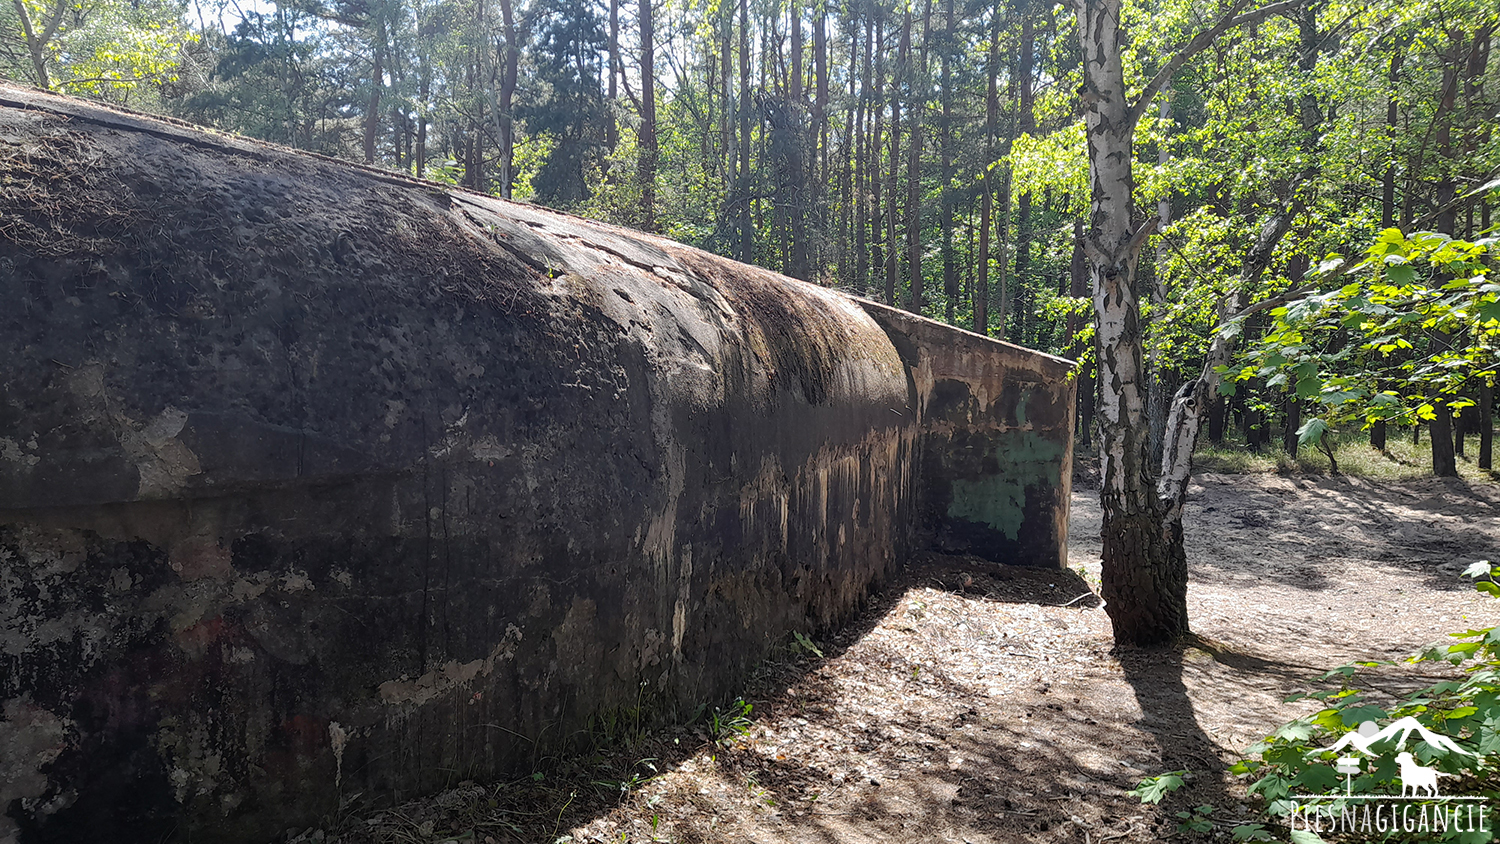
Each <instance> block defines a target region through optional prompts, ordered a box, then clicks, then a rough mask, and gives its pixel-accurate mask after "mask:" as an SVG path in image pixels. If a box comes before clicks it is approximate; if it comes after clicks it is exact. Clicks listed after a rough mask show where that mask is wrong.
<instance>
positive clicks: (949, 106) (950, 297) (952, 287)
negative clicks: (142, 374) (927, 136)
mask: <svg viewBox="0 0 1500 844" xmlns="http://www.w3.org/2000/svg"><path fill="white" fill-rule="evenodd" d="M952 43H953V0H943V44H942V50H943V55H942V70H941V73H942V101H943V105H942V107H943V113H942V126H940V127H939V131H940V132H941V133H942V134H941V136H940V137H939V139H938V145H939V147H940V150H939V152H940V157H941V164H942V175H941V178H942V180H943V181H942V209H941V213H942V220H941V223H942V230H943V315H944V317H945V318H946V319H947V321H948V323H949V324H952V322H953V308H954V305H955V304H957V302H958V267H957V266H956V265H955V263H954V254H953V191H952V190H951V189H950V187H949V186H950V185H951V184H952V183H953V97H952V87H953V68H952V59H951V55H950V54H951V53H952Z"/></svg>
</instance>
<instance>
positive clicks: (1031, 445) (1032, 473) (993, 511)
mask: <svg viewBox="0 0 1500 844" xmlns="http://www.w3.org/2000/svg"><path fill="white" fill-rule="evenodd" d="M991 456H992V457H993V458H994V459H995V462H996V463H998V464H999V466H1000V471H998V472H997V473H995V474H993V475H986V476H984V477H980V478H959V479H957V480H955V481H953V485H952V487H951V488H950V489H951V492H952V498H951V499H950V500H949V502H948V517H949V518H951V519H964V520H966V521H970V522H977V523H979V524H982V525H987V526H989V527H991V528H993V529H994V530H996V531H999V532H1000V533H1002V534H1004V535H1005V537H1006V538H1007V539H1012V540H1013V539H1016V538H1017V537H1018V536H1019V535H1020V532H1021V522H1022V521H1023V520H1024V518H1025V512H1026V488H1027V487H1029V486H1035V485H1038V484H1044V485H1050V486H1053V487H1055V486H1057V485H1058V483H1060V482H1061V480H1062V460H1061V457H1062V446H1061V445H1059V444H1058V443H1055V442H1051V441H1050V440H1047V439H1045V438H1043V437H1041V436H1039V435H1038V434H1037V433H1036V432H1035V431H1016V432H1012V433H1010V434H1006V435H1004V436H1003V438H1002V439H1001V441H1000V442H999V443H998V444H997V445H996V448H995V451H994V453H993V455H991Z"/></svg>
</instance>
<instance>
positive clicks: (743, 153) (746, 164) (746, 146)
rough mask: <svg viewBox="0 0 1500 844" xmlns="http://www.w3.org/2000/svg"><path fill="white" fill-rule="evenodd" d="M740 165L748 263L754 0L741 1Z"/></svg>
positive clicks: (751, 258) (743, 255)
mask: <svg viewBox="0 0 1500 844" xmlns="http://www.w3.org/2000/svg"><path fill="white" fill-rule="evenodd" d="M738 107H739V115H740V167H739V174H738V179H737V184H736V186H735V189H736V190H737V191H738V192H739V206H740V208H739V212H740V213H739V220H738V224H739V235H740V244H739V250H738V252H739V254H737V255H736V256H735V257H736V258H738V259H739V260H740V261H742V262H744V263H746V264H753V263H755V226H754V221H753V220H752V219H751V216H750V0H740V100H739V103H738Z"/></svg>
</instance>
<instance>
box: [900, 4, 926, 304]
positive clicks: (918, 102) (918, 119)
mask: <svg viewBox="0 0 1500 844" xmlns="http://www.w3.org/2000/svg"><path fill="white" fill-rule="evenodd" d="M923 8H924V9H925V12H924V14H923V15H922V49H921V52H920V58H919V59H918V61H917V67H916V70H915V72H912V73H910V79H911V82H910V91H911V98H912V99H911V102H910V103H908V104H907V108H906V111H907V115H908V119H909V120H910V122H911V132H910V136H911V137H910V139H909V140H908V141H907V143H906V271H907V274H908V277H909V284H908V287H907V292H908V297H907V303H906V307H907V309H908V310H910V311H911V312H912V313H914V314H920V313H923V311H924V310H925V309H926V307H927V300H926V295H927V294H926V287H925V284H924V280H925V279H924V277H923V275H922V118H923V117H924V116H925V115H924V112H925V106H926V103H927V45H928V42H929V40H930V39H929V35H930V34H931V32H932V0H927V3H926V4H925V5H924V7H923Z"/></svg>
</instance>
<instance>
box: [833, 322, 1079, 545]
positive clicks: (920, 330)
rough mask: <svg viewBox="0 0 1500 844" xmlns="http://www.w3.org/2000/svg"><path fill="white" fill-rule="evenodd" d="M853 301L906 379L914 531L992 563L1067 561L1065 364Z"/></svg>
mask: <svg viewBox="0 0 1500 844" xmlns="http://www.w3.org/2000/svg"><path fill="white" fill-rule="evenodd" d="M861 304H862V305H863V306H864V308H865V310H866V312H868V313H869V314H870V316H872V317H874V319H875V321H876V322H878V323H879V324H880V326H881V327H882V328H884V329H885V331H886V334H887V335H888V336H889V337H890V339H891V342H892V343H893V344H894V345H895V347H896V350H897V352H898V353H899V354H900V355H901V360H902V362H903V363H904V364H905V365H906V368H907V372H908V373H909V376H910V379H911V387H910V389H911V394H912V396H911V399H910V401H909V404H910V405H911V406H912V407H915V408H916V409H917V415H918V418H919V419H920V427H921V431H922V437H921V450H920V455H919V463H920V467H921V468H920V470H919V472H918V477H919V479H920V480H919V483H920V490H919V491H918V495H917V501H918V509H919V518H920V528H921V532H922V537H921V538H922V540H923V541H924V542H926V543H930V544H932V545H933V546H935V547H936V548H938V549H940V550H942V551H946V552H951V553H964V554H973V555H975V556H979V557H983V558H985V559H989V560H994V561H996V562H1002V563H1011V564H1015V563H1023V564H1027V565H1048V566H1057V567H1060V568H1061V567H1066V566H1067V564H1068V501H1069V496H1070V493H1071V489H1072V476H1073V420H1074V416H1075V414H1074V412H1073V403H1074V401H1075V399H1076V395H1075V394H1076V391H1077V382H1076V381H1075V380H1074V379H1073V378H1072V377H1071V376H1072V372H1073V364H1072V362H1071V361H1066V360H1063V359H1062V358H1055V357H1052V356H1050V355H1043V354H1038V353H1036V352H1034V351H1031V350H1030V349H1025V348H1022V347H1020V346H1015V345H1011V344H1009V343H1001V342H998V341H995V340H991V339H989V338H987V337H981V336H980V335H978V334H971V333H969V332H966V331H955V330H954V329H952V328H950V327H949V326H946V325H943V324H942V323H938V322H934V321H932V320H929V319H923V318H921V317H918V316H914V315H913V314H910V313H907V312H906V311H901V310H897V309H895V308H891V307H887V306H885V305H881V304H878V303H875V302H862V303H861Z"/></svg>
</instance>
